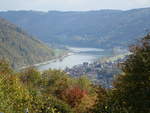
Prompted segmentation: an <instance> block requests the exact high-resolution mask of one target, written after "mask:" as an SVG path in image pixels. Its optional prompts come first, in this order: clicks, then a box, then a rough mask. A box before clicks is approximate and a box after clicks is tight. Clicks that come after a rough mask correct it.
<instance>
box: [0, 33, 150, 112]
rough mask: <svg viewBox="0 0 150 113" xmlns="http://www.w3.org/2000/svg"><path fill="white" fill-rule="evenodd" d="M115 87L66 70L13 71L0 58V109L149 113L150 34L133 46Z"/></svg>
mask: <svg viewBox="0 0 150 113" xmlns="http://www.w3.org/2000/svg"><path fill="white" fill-rule="evenodd" d="M130 51H131V52H132V54H131V55H129V56H128V58H127V60H126V61H125V62H124V63H121V64H119V65H120V66H119V67H121V69H122V73H120V74H119V75H118V76H117V77H116V79H115V81H114V85H113V88H112V89H104V88H102V87H101V86H99V85H95V84H93V83H91V81H90V80H88V78H86V77H85V76H82V77H74V78H73V77H70V76H69V75H67V74H66V73H65V72H63V71H59V70H47V71H44V72H39V71H38V70H36V69H35V68H34V67H30V68H28V69H24V70H22V71H20V72H16V71H14V70H13V69H12V68H11V67H10V66H9V63H8V62H7V61H6V60H3V59H1V60H0V100H1V101H0V112H4V113H25V111H29V113H150V101H149V100H150V35H147V36H145V37H144V38H143V39H141V40H140V41H139V42H137V43H136V44H135V45H133V46H131V47H130Z"/></svg>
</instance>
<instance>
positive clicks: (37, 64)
mask: <svg viewBox="0 0 150 113" xmlns="http://www.w3.org/2000/svg"><path fill="white" fill-rule="evenodd" d="M72 54H74V53H72V52H68V51H65V52H64V53H63V54H61V55H59V56H57V57H55V58H53V59H51V60H48V61H45V62H42V63H36V64H33V65H28V66H23V67H21V68H19V70H23V69H26V68H29V67H36V68H38V67H39V66H41V65H46V64H49V63H53V62H56V61H57V60H58V59H60V60H61V59H63V58H65V57H67V56H69V55H72Z"/></svg>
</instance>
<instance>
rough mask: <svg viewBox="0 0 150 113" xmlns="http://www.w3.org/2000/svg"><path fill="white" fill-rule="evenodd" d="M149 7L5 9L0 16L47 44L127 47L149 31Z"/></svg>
mask: <svg viewBox="0 0 150 113" xmlns="http://www.w3.org/2000/svg"><path fill="white" fill-rule="evenodd" d="M149 12H150V8H144V9H134V10H127V11H121V10H100V11H87V12H59V11H49V12H36V11H7V12H0V16H2V17H4V18H6V19H8V20H10V21H11V22H13V23H15V24H17V25H19V26H20V27H22V28H23V29H25V30H26V31H28V32H29V33H30V34H32V35H34V36H37V37H39V39H40V40H42V41H45V42H49V43H51V44H62V45H71V46H86V47H87V46H88V47H103V48H110V47H114V46H123V47H127V45H129V43H133V40H135V39H139V38H141V37H142V36H144V35H145V34H147V32H149V31H150V21H149V18H150V13H149Z"/></svg>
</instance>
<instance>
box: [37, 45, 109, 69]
mask: <svg viewBox="0 0 150 113" xmlns="http://www.w3.org/2000/svg"><path fill="white" fill-rule="evenodd" d="M68 50H69V51H70V53H69V54H68V55H67V56H66V57H64V58H61V59H55V60H52V61H49V62H47V63H46V64H43V65H40V66H38V69H39V70H41V71H43V70H47V69H60V70H64V69H65V68H66V67H68V68H72V67H73V66H75V65H80V64H83V63H84V62H88V63H91V62H94V61H95V60H96V59H98V58H100V57H103V56H108V55H109V54H110V53H109V52H106V51H104V50H103V49H99V48H77V47H68Z"/></svg>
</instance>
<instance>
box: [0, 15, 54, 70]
mask: <svg viewBox="0 0 150 113" xmlns="http://www.w3.org/2000/svg"><path fill="white" fill-rule="evenodd" d="M53 57H54V51H53V50H52V49H50V48H48V47H47V46H46V45H44V44H43V43H42V42H40V41H38V40H37V39H34V38H33V37H31V36H29V35H28V34H27V33H25V32H24V31H23V30H22V29H20V28H18V27H16V26H15V25H13V24H11V23H9V22H7V21H6V20H4V19H1V18H0V58H5V59H7V60H9V61H10V62H11V65H12V66H13V67H14V68H16V67H18V68H19V67H20V66H24V65H30V64H34V63H39V62H43V61H46V60H50V59H51V58H53Z"/></svg>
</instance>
